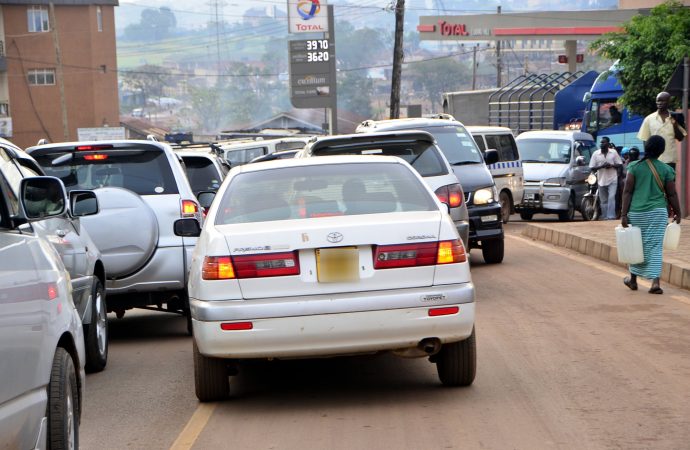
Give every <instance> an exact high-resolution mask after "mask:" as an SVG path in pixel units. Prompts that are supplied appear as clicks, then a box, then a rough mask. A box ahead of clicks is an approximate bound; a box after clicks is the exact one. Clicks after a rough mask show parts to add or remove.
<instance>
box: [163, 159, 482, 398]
mask: <svg viewBox="0 0 690 450" xmlns="http://www.w3.org/2000/svg"><path fill="white" fill-rule="evenodd" d="M202 195H203V194H202ZM211 195H212V194H211ZM200 200H201V199H200ZM447 211H448V210H447V207H446V206H445V205H444V204H442V203H441V202H440V201H439V200H438V199H437V197H436V196H435V195H434V193H433V192H432V191H431V190H430V189H429V188H428V187H427V185H426V184H425V183H424V181H423V180H422V178H421V177H420V176H419V174H418V173H417V172H416V171H415V170H414V169H412V168H411V167H410V165H409V164H407V163H406V162H405V161H403V160H402V159H399V158H395V157H386V156H324V157H320V158H304V159H292V160H282V161H269V162H263V163H257V164H250V165H244V166H241V167H236V168H234V169H232V170H231V171H230V173H229V174H228V178H227V179H226V180H225V182H224V183H223V185H222V186H221V188H220V189H219V190H218V193H217V194H216V198H215V199H214V200H213V204H212V205H211V208H210V210H209V212H208V216H207V218H206V221H205V225H204V228H203V230H199V226H198V222H195V221H189V220H187V219H181V220H179V221H178V223H176V225H175V231H176V233H177V234H179V235H183V236H193V235H199V233H200V236H199V240H198V243H197V245H196V249H195V251H194V256H193V259H192V265H191V272H190V279H189V297H190V306H191V314H192V323H193V329H194V374H195V387H196V395H197V397H198V398H199V400H201V401H211V400H218V399H222V398H225V397H227V396H228V394H229V382H228V376H229V375H233V374H235V373H236V370H237V367H238V364H237V363H238V362H239V361H241V360H246V359H256V358H309V357H323V356H339V355H353V354H363V353H376V352H383V351H391V352H393V353H395V354H397V355H400V356H405V357H429V359H430V361H432V362H434V363H436V367H437V370H438V375H439V378H440V380H441V382H442V383H443V384H444V385H449V386H467V385H470V384H472V382H473V381H474V377H475V372H476V344H475V333H474V316H475V303H474V285H473V284H472V280H471V277H470V268H469V263H468V262H467V254H466V252H465V248H464V246H463V244H462V241H461V240H460V239H459V236H458V232H457V229H456V227H455V226H454V224H453V221H452V219H451V218H450V216H449V215H448V213H447Z"/></svg>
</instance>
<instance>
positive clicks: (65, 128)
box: [48, 2, 70, 141]
mask: <svg viewBox="0 0 690 450" xmlns="http://www.w3.org/2000/svg"><path fill="white" fill-rule="evenodd" d="M48 7H49V11H50V27H51V28H52V32H53V45H54V46H55V62H56V66H57V67H56V70H55V78H57V80H56V81H57V84H58V88H59V89H60V109H61V111H62V134H63V136H64V138H65V141H69V140H70V139H69V124H68V123H67V102H66V100H65V76H64V71H63V69H62V52H61V51H60V39H59V38H58V31H57V19H56V18H55V5H54V4H53V2H50V3H49V5H48Z"/></svg>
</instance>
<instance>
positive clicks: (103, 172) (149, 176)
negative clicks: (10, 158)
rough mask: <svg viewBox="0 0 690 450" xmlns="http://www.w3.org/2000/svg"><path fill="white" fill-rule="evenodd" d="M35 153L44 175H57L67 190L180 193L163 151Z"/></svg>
mask: <svg viewBox="0 0 690 450" xmlns="http://www.w3.org/2000/svg"><path fill="white" fill-rule="evenodd" d="M34 156H36V160H37V161H38V163H39V164H40V165H41V166H42V167H43V170H44V171H45V173H46V175H49V176H53V177H58V178H60V179H61V180H62V182H63V183H64V184H65V187H66V188H67V190H68V191H71V190H75V189H97V188H100V187H121V188H125V189H129V190H130V191H134V192H136V193H137V194H139V195H162V194H177V193H179V191H178V188H177V183H176V182H175V177H174V175H173V173H172V169H171V168H170V163H169V161H168V158H167V156H166V155H165V153H164V152H163V151H159V150H155V149H146V150H142V149H122V150H119V149H116V150H101V151H88V152H86V151H85V152H81V151H70V152H65V151H57V152H55V153H49V154H43V155H34Z"/></svg>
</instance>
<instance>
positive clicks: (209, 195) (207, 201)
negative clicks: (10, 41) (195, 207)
mask: <svg viewBox="0 0 690 450" xmlns="http://www.w3.org/2000/svg"><path fill="white" fill-rule="evenodd" d="M196 198H197V200H199V206H201V207H202V208H204V209H205V210H208V209H209V208H210V207H211V203H213V199H214V198H216V193H215V192H213V191H201V192H199V193H198V194H197V195H196Z"/></svg>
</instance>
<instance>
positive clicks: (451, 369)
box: [436, 328, 477, 386]
mask: <svg viewBox="0 0 690 450" xmlns="http://www.w3.org/2000/svg"><path fill="white" fill-rule="evenodd" d="M436 371H437V372H438V377H439V379H440V380H441V383H443V385H444V386H469V385H471V384H472V382H474V377H475V375H476V374H477V341H476V339H475V334H474V328H472V334H470V336H469V337H468V338H467V339H465V340H464V341H460V342H452V343H449V344H443V346H442V347H441V351H440V352H439V353H438V355H436Z"/></svg>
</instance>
